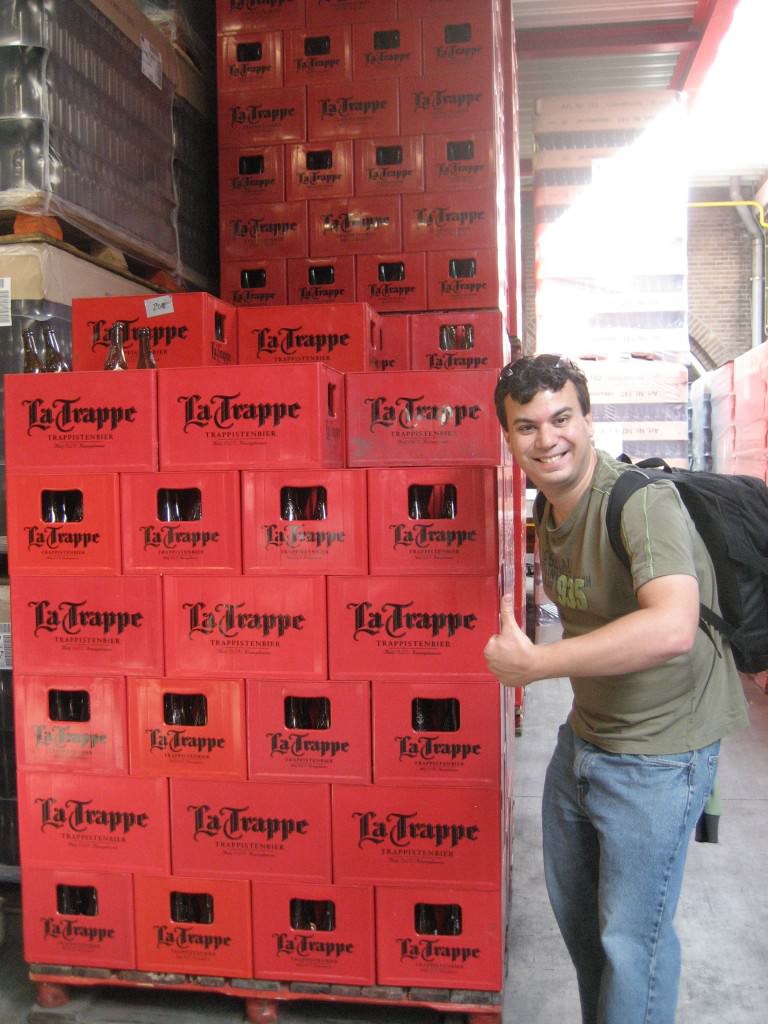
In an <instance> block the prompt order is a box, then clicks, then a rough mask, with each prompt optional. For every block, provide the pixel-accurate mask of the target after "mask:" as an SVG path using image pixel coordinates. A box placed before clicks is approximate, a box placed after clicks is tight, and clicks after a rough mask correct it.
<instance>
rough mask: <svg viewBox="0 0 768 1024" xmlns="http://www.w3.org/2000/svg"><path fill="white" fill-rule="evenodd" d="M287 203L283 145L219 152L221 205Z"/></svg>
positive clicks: (240, 148) (221, 150)
mask: <svg viewBox="0 0 768 1024" xmlns="http://www.w3.org/2000/svg"><path fill="white" fill-rule="evenodd" d="M284 201H285V156H284V149H283V146H268V145H265V146H241V147H239V148H235V149H232V148H220V149H219V205H220V206H233V205H238V204H242V203H250V202H257V203H282V202H284Z"/></svg>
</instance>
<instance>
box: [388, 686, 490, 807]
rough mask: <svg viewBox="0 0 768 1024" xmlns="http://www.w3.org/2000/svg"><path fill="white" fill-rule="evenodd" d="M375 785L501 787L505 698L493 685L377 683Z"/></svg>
mask: <svg viewBox="0 0 768 1024" xmlns="http://www.w3.org/2000/svg"><path fill="white" fill-rule="evenodd" d="M372 696H373V705H372V707H373V781H374V782H375V783H377V784H378V785H391V786H446V785H447V786H482V787H486V786H487V787H489V788H491V787H493V788H498V786H499V785H500V782H501V776H500V770H501V743H500V738H501V696H502V695H501V693H500V692H499V684H498V683H497V682H492V683H488V684H479V685H478V683H476V682H469V683H464V682H461V681H459V682H455V683H434V682H426V683H417V682H412V681H407V682H397V683H393V682H389V681H387V682H383V681H379V680H374V682H373V689H372Z"/></svg>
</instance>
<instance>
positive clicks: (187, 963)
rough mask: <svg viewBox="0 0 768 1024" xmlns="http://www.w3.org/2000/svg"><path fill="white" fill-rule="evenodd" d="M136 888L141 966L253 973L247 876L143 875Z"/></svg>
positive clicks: (210, 973) (201, 973)
mask: <svg viewBox="0 0 768 1024" xmlns="http://www.w3.org/2000/svg"><path fill="white" fill-rule="evenodd" d="M134 884H135V888H136V966H137V967H138V969H139V970H140V971H160V972H171V973H182V974H190V975H194V976H202V977H226V978H250V977H251V974H252V970H251V967H252V957H253V943H252V937H251V908H250V887H249V885H248V882H247V881H239V880H232V879H227V880H225V881H221V880H217V879H212V878H208V877H207V876H205V875H201V876H199V877H197V878H176V877H170V876H166V877H163V878H143V877H141V876H137V877H136V879H135V880H134Z"/></svg>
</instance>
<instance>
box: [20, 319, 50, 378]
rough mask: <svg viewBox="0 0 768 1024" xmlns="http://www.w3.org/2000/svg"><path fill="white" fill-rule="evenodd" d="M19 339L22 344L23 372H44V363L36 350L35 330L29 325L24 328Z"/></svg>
mask: <svg viewBox="0 0 768 1024" xmlns="http://www.w3.org/2000/svg"><path fill="white" fill-rule="evenodd" d="M21 340H22V344H23V346H24V373H45V365H44V364H43V360H42V359H41V358H40V356H39V355H38V352H37V345H36V343H35V332H34V331H33V330H32V328H31V327H25V328H24V330H23V331H22V332H21Z"/></svg>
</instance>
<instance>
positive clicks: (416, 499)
mask: <svg viewBox="0 0 768 1024" xmlns="http://www.w3.org/2000/svg"><path fill="white" fill-rule="evenodd" d="M431 497H432V487H431V485H430V484H411V486H410V487H409V488H408V515H409V516H410V517H411V519H427V518H428V517H429V500H430V498H431Z"/></svg>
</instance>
